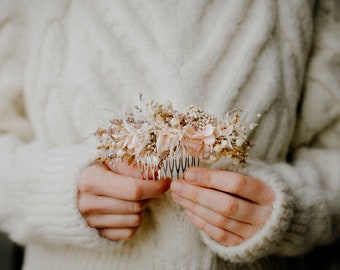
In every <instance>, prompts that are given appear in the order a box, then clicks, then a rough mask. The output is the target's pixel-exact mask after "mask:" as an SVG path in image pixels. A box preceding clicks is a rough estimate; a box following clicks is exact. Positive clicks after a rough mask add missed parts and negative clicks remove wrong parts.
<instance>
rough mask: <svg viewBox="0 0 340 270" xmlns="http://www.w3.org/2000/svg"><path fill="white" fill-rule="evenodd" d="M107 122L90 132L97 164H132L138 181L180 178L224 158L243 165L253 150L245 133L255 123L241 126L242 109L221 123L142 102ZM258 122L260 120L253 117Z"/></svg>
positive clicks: (195, 111)
mask: <svg viewBox="0 0 340 270" xmlns="http://www.w3.org/2000/svg"><path fill="white" fill-rule="evenodd" d="M140 102H141V103H142V106H135V107H134V111H131V112H126V113H124V114H123V115H122V116H120V117H116V118H114V119H112V120H111V121H110V123H109V125H108V126H107V127H104V128H99V129H98V130H97V131H96V132H95V136H97V138H98V146H97V148H98V151H99V155H98V160H101V161H110V160H112V159H115V158H116V159H119V160H121V161H123V160H126V161H127V162H128V163H129V164H131V163H132V162H136V163H137V166H138V168H139V170H140V172H141V175H142V178H143V179H152V180H156V179H161V178H167V177H170V178H171V179H174V178H180V177H182V175H183V173H184V171H185V170H186V169H187V168H189V167H191V166H199V165H200V162H205V163H212V162H215V161H217V160H218V159H220V158H222V157H225V158H231V159H232V160H233V161H234V163H245V162H246V159H247V158H248V150H249V149H250V148H251V147H252V146H253V145H254V144H253V143H252V142H251V141H250V140H249V139H248V133H249V130H252V129H253V128H255V127H256V125H257V124H255V123H251V124H250V125H246V124H245V120H244V118H243V117H241V113H242V111H241V110H232V111H229V112H227V113H226V114H225V115H224V116H223V117H222V118H221V119H217V118H216V117H215V116H214V115H213V114H209V113H207V112H205V111H204V110H202V109H201V108H199V107H197V106H192V105H191V106H188V107H186V108H185V109H184V111H183V112H180V111H177V110H175V109H174V108H173V105H172V103H170V102H168V103H166V104H160V103H157V102H154V101H152V100H151V101H149V102H147V103H145V102H144V101H143V99H142V96H141V95H140ZM257 117H258V118H259V117H261V115H259V114H258V115H257Z"/></svg>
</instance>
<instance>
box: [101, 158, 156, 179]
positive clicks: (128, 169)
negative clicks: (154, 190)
mask: <svg viewBox="0 0 340 270" xmlns="http://www.w3.org/2000/svg"><path fill="white" fill-rule="evenodd" d="M104 164H105V166H106V167H108V168H109V169H110V170H111V171H113V172H115V173H118V174H121V175H125V176H131V177H134V178H139V179H153V180H155V179H157V176H158V172H157V171H156V170H155V171H152V170H151V169H150V170H144V171H142V168H139V167H138V165H137V163H136V161H133V162H132V163H131V164H129V163H128V162H127V161H120V160H118V159H116V158H114V159H111V160H110V161H105V162H104Z"/></svg>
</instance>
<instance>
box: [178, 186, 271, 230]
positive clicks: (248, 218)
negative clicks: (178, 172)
mask: <svg viewBox="0 0 340 270" xmlns="http://www.w3.org/2000/svg"><path fill="white" fill-rule="evenodd" d="M171 189H172V191H173V192H176V193H177V194H178V195H180V196H182V197H184V198H186V199H188V200H191V201H192V202H194V203H197V204H200V205H201V206H204V207H207V208H208V209H210V210H212V211H215V212H217V213H219V214H221V215H223V216H225V217H229V218H232V219H235V220H238V221H241V222H245V223H249V224H253V225H262V224H264V223H265V222H266V220H267V219H268V217H269V215H270V213H271V207H269V206H260V205H257V204H255V203H252V202H249V201H246V200H242V199H240V198H237V197H235V196H232V195H229V194H226V193H223V192H220V191H218V190H214V189H209V188H203V187H199V186H194V185H190V184H187V183H185V182H184V181H182V180H177V181H173V183H172V184H171Z"/></svg>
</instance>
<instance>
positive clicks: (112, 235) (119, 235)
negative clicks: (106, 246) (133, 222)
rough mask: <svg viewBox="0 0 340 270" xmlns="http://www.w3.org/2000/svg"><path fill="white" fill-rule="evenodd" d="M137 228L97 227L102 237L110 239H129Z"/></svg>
mask: <svg viewBox="0 0 340 270" xmlns="http://www.w3.org/2000/svg"><path fill="white" fill-rule="evenodd" d="M137 229H138V228H125V229H111V228H105V229H98V232H99V234H100V235H101V236H103V237H104V238H107V239H109V240H112V241H119V240H129V239H131V238H132V237H133V236H134V235H135V233H136V231H137Z"/></svg>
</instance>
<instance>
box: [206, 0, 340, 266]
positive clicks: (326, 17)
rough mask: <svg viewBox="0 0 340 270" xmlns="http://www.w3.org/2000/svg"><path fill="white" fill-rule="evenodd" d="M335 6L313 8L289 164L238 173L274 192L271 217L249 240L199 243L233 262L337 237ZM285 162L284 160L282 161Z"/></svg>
mask: <svg viewBox="0 0 340 270" xmlns="http://www.w3.org/2000/svg"><path fill="white" fill-rule="evenodd" d="M339 78H340V5H339V2H338V1H331V0H330V1H321V2H320V3H319V4H318V6H317V17H316V24H315V42H314V48H313V51H312V55H311V60H310V62H309V68H308V72H307V76H306V82H305V91H304V96H303V100H302V103H301V108H300V112H299V119H298V122H297V127H296V133H295V136H294V142H293V145H292V151H291V156H290V157H289V161H287V162H282V163H277V164H264V163H263V162H260V161H255V160H251V161H250V162H249V164H248V165H247V166H246V167H244V168H231V167H230V166H227V165H225V164H223V165H219V167H223V168H224V169H231V170H239V171H240V172H243V173H245V174H248V175H251V176H253V177H255V178H258V179H261V180H262V181H265V182H267V183H268V184H269V185H270V186H271V187H272V189H273V190H274V191H275V193H276V201H275V203H274V209H273V213H272V216H271V218H270V220H269V221H268V223H267V224H266V225H265V227H264V228H263V229H262V230H260V231H259V232H258V233H257V234H256V235H255V236H254V237H253V238H251V239H249V240H247V241H245V242H244V243H243V244H241V245H239V246H234V247H225V246H222V245H220V244H219V243H217V242H215V241H214V240H212V239H211V238H209V237H208V236H207V235H206V234H204V233H202V237H203V240H204V242H205V243H206V244H207V245H208V246H209V247H210V248H211V249H212V250H213V251H214V252H216V253H217V254H218V255H219V256H221V257H222V258H224V259H226V260H229V261H233V262H245V261H252V260H256V259H258V258H260V257H263V256H267V255H270V254H280V255H288V256H293V255H299V254H302V253H304V252H307V251H308V250H311V249H312V248H313V247H315V246H317V245H322V244H327V243H330V242H331V241H333V240H335V239H336V238H337V237H338V236H339V235H340V199H339V195H340V80H339ZM287 159H288V158H287Z"/></svg>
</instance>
